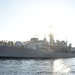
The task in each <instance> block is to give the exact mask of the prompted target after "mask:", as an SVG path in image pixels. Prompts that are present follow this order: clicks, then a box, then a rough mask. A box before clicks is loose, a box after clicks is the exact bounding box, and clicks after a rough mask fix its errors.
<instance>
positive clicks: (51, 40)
mask: <svg viewBox="0 0 75 75" xmlns="http://www.w3.org/2000/svg"><path fill="white" fill-rule="evenodd" d="M49 37H50V45H51V46H53V45H54V36H53V34H52V33H50V35H49Z"/></svg>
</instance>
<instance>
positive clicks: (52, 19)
mask: <svg viewBox="0 0 75 75" xmlns="http://www.w3.org/2000/svg"><path fill="white" fill-rule="evenodd" d="M51 25H53V27H51V28H50V26H51ZM74 31H75V0H0V40H14V41H16V40H21V41H26V40H30V38H32V37H38V38H40V39H43V38H44V37H45V35H46V37H47V40H48V39H49V38H48V35H49V33H50V32H53V33H54V37H55V40H56V39H59V40H66V37H67V40H68V42H69V43H70V42H71V43H72V44H73V46H75V32H74Z"/></svg>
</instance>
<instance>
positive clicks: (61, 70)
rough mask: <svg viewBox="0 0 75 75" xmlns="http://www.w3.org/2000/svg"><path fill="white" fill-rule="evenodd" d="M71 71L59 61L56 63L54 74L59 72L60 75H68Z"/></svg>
mask: <svg viewBox="0 0 75 75" xmlns="http://www.w3.org/2000/svg"><path fill="white" fill-rule="evenodd" d="M70 71H71V68H70V67H69V66H68V65H66V64H65V62H63V60H62V59H58V60H55V61H54V65H53V72H57V73H60V74H64V73H65V74H67V73H69V72H70Z"/></svg>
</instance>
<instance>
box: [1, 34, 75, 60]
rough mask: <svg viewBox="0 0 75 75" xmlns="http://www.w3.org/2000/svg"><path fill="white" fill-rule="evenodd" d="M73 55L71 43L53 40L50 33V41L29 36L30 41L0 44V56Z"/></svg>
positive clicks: (35, 57) (58, 56) (47, 56)
mask: <svg viewBox="0 0 75 75" xmlns="http://www.w3.org/2000/svg"><path fill="white" fill-rule="evenodd" d="M70 57H75V53H74V52H72V51H71V44H70V45H69V46H67V42H65V41H59V40H57V42H54V37H53V34H50V42H48V41H47V40H46V38H44V39H43V40H38V38H31V40H30V41H28V42H25V43H24V44H23V43H21V42H16V43H15V44H14V45H6V44H4V45H0V58H25V59H51V58H70Z"/></svg>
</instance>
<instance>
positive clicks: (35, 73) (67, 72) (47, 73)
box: [0, 58, 75, 75]
mask: <svg viewBox="0 0 75 75" xmlns="http://www.w3.org/2000/svg"><path fill="white" fill-rule="evenodd" d="M0 75H75V58H65V59H47V60H41V59H36V60H34V59H0Z"/></svg>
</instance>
